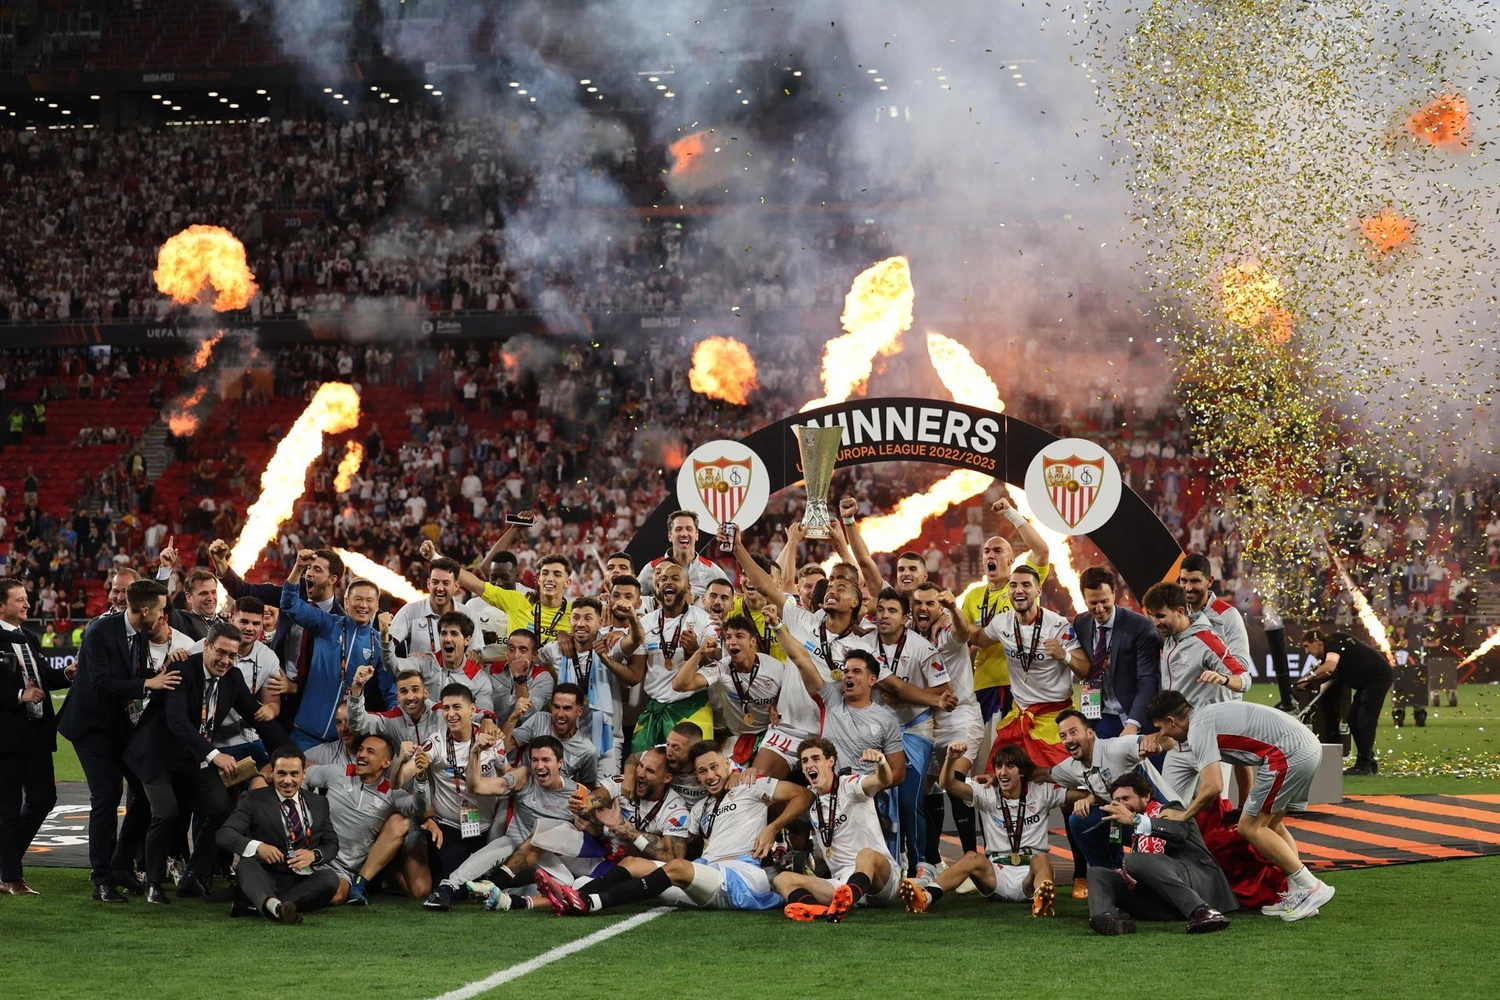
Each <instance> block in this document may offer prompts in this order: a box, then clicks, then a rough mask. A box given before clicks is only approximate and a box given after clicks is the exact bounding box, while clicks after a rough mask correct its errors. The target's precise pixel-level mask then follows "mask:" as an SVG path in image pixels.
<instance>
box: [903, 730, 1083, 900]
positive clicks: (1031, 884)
mask: <svg viewBox="0 0 1500 1000" xmlns="http://www.w3.org/2000/svg"><path fill="white" fill-rule="evenodd" d="M968 749H969V748H968V747H967V746H966V745H965V744H963V743H950V744H949V745H948V754H947V757H946V758H944V760H943V770H942V774H941V775H940V776H939V779H938V783H939V784H940V785H942V787H943V790H944V791H946V792H948V793H949V794H950V795H952V796H953V797H954V798H956V799H960V800H961V801H963V802H972V803H973V805H974V811H975V812H976V813H978V814H979V819H980V822H981V823H982V824H983V828H984V843H985V846H986V847H988V848H989V854H988V855H985V854H980V853H979V852H978V851H970V852H969V853H968V854H965V855H964V856H963V857H962V858H959V859H958V861H957V862H955V863H954V864H951V865H949V866H948V867H947V868H946V869H944V871H943V873H942V874H941V875H939V876H938V877H937V881H935V882H933V883H930V884H926V885H924V884H922V883H920V882H918V881H917V880H915V879H909V878H906V879H902V880H901V888H900V893H901V899H902V900H903V901H904V902H905V903H906V912H908V913H926V912H927V911H928V910H929V909H931V908H932V905H933V904H934V903H936V902H937V901H938V900H939V899H941V898H942V897H943V893H945V892H952V891H953V890H955V889H957V888H958V887H959V886H961V885H963V884H964V880H965V879H971V878H972V879H973V880H974V884H975V885H976V886H978V887H979V891H980V892H982V893H984V894H985V895H986V896H988V897H990V898H991V899H997V900H1007V901H1010V902H1017V903H1019V902H1023V901H1024V900H1026V899H1027V898H1030V899H1031V915H1032V916H1033V917H1050V916H1052V901H1053V899H1054V898H1055V897H1056V895H1057V889H1056V887H1055V886H1054V885H1053V878H1052V858H1051V857H1050V856H1049V855H1048V853H1047V852H1048V851H1050V850H1051V849H1052V848H1051V846H1050V845H1049V844H1048V843H1047V815H1048V814H1049V813H1050V812H1051V811H1052V810H1053V809H1055V808H1057V807H1058V806H1061V805H1062V804H1063V803H1064V802H1068V803H1071V802H1074V801H1076V800H1077V799H1081V798H1082V797H1083V796H1084V795H1087V794H1088V793H1087V792H1085V791H1083V790H1082V789H1071V790H1068V791H1064V790H1063V789H1062V788H1060V787H1058V786H1057V785H1054V784H1051V783H1050V782H1045V781H1031V780H1029V778H1028V776H1029V775H1031V774H1032V773H1033V771H1034V770H1035V765H1034V764H1033V763H1032V761H1031V758H1030V757H1028V756H1027V755H1026V751H1025V750H1023V749H1021V747H1019V746H1017V745H1016V744H1014V743H1011V744H1007V745H1005V746H1002V747H1000V748H999V749H997V750H996V751H995V756H994V764H995V778H996V780H995V781H994V782H993V783H985V784H977V783H976V784H970V783H969V782H967V781H964V780H962V778H960V777H957V776H956V775H955V773H954V770H955V766H956V765H957V763H958V761H959V760H961V759H962V758H963V756H964V754H965V753H967V752H968Z"/></svg>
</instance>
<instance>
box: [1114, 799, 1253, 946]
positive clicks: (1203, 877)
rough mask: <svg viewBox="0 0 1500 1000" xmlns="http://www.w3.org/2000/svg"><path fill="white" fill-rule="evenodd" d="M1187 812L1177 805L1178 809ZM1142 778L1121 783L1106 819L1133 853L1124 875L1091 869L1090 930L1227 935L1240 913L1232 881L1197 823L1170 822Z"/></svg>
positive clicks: (1128, 857) (1123, 872) (1126, 862)
mask: <svg viewBox="0 0 1500 1000" xmlns="http://www.w3.org/2000/svg"><path fill="white" fill-rule="evenodd" d="M1171 805H1172V806H1173V807H1175V808H1178V809H1180V808H1181V806H1180V805H1178V804H1177V803H1175V802H1174V803H1171ZM1161 811H1162V804H1161V803H1160V802H1153V801H1152V800H1151V786H1150V785H1149V784H1147V782H1146V779H1145V778H1144V777H1142V776H1141V775H1140V774H1136V773H1133V772H1132V773H1130V774H1126V775H1124V776H1122V777H1120V778H1117V779H1115V781H1114V783H1113V784H1112V785H1111V786H1110V803H1109V805H1107V806H1105V809H1104V812H1105V817H1106V819H1108V820H1109V821H1110V822H1112V823H1118V824H1119V825H1120V830H1121V839H1122V841H1123V840H1129V841H1130V843H1131V846H1132V848H1133V850H1132V852H1131V853H1129V854H1127V855H1125V863H1124V865H1123V866H1122V867H1121V868H1119V869H1108V868H1101V867H1098V866H1095V867H1093V868H1090V869H1089V927H1090V928H1092V929H1093V931H1094V933H1095V934H1103V935H1106V936H1108V935H1115V934H1134V933H1135V921H1136V920H1181V919H1184V918H1186V920H1187V922H1188V925H1187V932H1188V933H1189V934H1204V933H1208V932H1210V931H1221V930H1223V929H1224V928H1226V927H1228V926H1229V918H1228V917H1226V916H1224V914H1225V913H1226V912H1229V911H1232V910H1237V909H1239V905H1240V904H1239V902H1238V901H1237V900H1236V899H1235V898H1234V890H1233V889H1231V888H1230V885H1229V879H1227V878H1225V877H1224V872H1223V870H1222V869H1221V868H1220V867H1219V864H1218V862H1217V861H1215V860H1214V856H1213V855H1212V854H1210V853H1209V850H1208V847H1207V846H1206V845H1205V844H1204V843H1203V834H1201V833H1199V832H1198V824H1197V823H1195V822H1193V821H1192V820H1190V819H1189V820H1169V819H1164V818H1162V816H1161V815H1160V814H1161Z"/></svg>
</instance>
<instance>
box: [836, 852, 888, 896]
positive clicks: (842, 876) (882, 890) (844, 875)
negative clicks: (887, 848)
mask: <svg viewBox="0 0 1500 1000" xmlns="http://www.w3.org/2000/svg"><path fill="white" fill-rule="evenodd" d="M885 860H886V863H887V864H889V865H890V866H891V873H890V874H889V875H887V876H886V877H885V885H882V886H879V887H878V888H877V887H876V886H871V887H870V891H869V892H868V893H867V894H866V895H865V897H864V898H863V899H861V900H860V901H859V905H860V906H890V905H891V904H892V903H894V902H895V901H896V893H897V890H898V889H900V888H901V866H900V865H898V864H896V863H895V862H893V861H891V859H890V858H889V857H887V858H886V859H885ZM853 877H854V869H853V868H852V867H851V868H842V869H840V870H838V871H836V872H834V873H833V877H832V878H830V879H829V880H828V881H830V882H832V883H833V884H834V885H836V886H839V885H843V884H844V883H845V882H847V881H849V880H850V879H851V878H853Z"/></svg>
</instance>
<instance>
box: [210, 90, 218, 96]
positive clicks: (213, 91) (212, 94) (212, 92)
mask: <svg viewBox="0 0 1500 1000" xmlns="http://www.w3.org/2000/svg"><path fill="white" fill-rule="evenodd" d="M208 96H209V97H218V96H219V92H218V91H217V90H210V91H209V92H208Z"/></svg>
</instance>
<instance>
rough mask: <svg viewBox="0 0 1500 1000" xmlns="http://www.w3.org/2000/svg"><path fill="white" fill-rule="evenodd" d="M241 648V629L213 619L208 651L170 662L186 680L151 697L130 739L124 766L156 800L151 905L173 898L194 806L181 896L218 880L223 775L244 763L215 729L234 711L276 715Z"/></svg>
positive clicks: (150, 834) (150, 846)
mask: <svg viewBox="0 0 1500 1000" xmlns="http://www.w3.org/2000/svg"><path fill="white" fill-rule="evenodd" d="M239 651H240V633H239V630H238V629H236V628H235V627H234V626H233V625H228V624H225V623H223V622H215V623H214V624H213V625H211V626H210V627H209V630H208V635H207V637H206V638H205V640H204V646H203V652H201V653H195V654H194V655H192V656H189V657H188V658H187V659H186V660H183V661H182V662H181V663H180V664H171V665H169V666H167V668H166V670H168V671H174V672H176V673H178V674H179V675H180V676H181V683H179V684H178V685H177V687H175V688H173V689H172V690H170V691H168V692H167V693H166V694H165V695H158V696H156V697H154V698H152V699H151V701H150V702H149V703H148V704H147V706H146V710H145V713H144V714H143V715H142V716H141V721H140V724H139V725H137V726H136V727H135V732H134V733H132V734H131V737H130V742H129V744H127V745H126V748H125V765H126V766H127V767H129V768H130V770H131V771H133V772H134V773H135V775H136V777H137V778H139V779H140V780H141V782H142V784H143V785H144V786H145V791H146V798H147V800H148V801H149V802H150V803H151V827H150V829H149V830H147V832H146V902H148V903H166V902H167V896H166V893H165V892H163V891H162V887H161V884H162V881H163V879H164V878H165V877H166V872H167V848H168V846H169V845H170V843H171V841H172V838H173V834H174V830H175V828H176V826H177V823H178V818H179V817H180V816H184V815H186V814H187V813H188V812H189V807H191V812H192V813H194V814H196V815H197V817H198V823H199V826H198V832H197V835H196V836H195V838H194V841H193V854H192V858H191V860H190V861H189V862H188V871H187V874H185V875H184V876H183V877H182V879H181V880H180V881H179V882H178V884H177V895H179V896H184V897H202V896H204V895H206V894H207V893H208V891H209V884H210V882H211V881H212V880H213V863H214V852H215V850H216V849H217V848H216V847H215V844H214V836H215V835H216V834H217V833H218V831H219V827H220V826H221V825H222V824H223V822H224V820H225V819H226V818H228V816H229V810H230V808H231V804H230V801H229V791H228V789H227V788H225V786H224V781H225V779H232V778H233V777H234V775H235V771H236V769H237V768H238V765H239V762H238V761H237V760H235V759H234V758H233V757H231V756H230V755H229V754H227V753H221V752H220V751H218V750H215V749H214V744H213V741H214V732H215V730H216V729H218V727H219V724H220V723H222V722H223V721H224V717H225V716H226V715H228V714H229V713H230V712H231V711H233V712H238V713H240V718H242V719H249V718H254V719H255V720H256V721H257V722H266V721H268V720H269V719H270V714H271V713H270V709H269V708H264V707H263V706H262V705H261V704H260V701H259V699H257V698H256V697H255V696H254V695H252V694H251V693H250V689H249V688H248V687H246V686H245V678H244V676H243V675H242V674H241V673H240V672H239V670H237V669H235V661H236V660H237V659H238V658H239Z"/></svg>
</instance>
